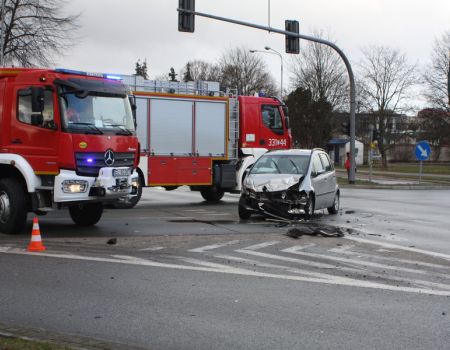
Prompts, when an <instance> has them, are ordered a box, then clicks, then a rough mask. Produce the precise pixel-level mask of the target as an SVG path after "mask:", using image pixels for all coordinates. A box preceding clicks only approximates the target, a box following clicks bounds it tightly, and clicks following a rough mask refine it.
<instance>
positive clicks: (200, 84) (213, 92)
mask: <svg viewBox="0 0 450 350" xmlns="http://www.w3.org/2000/svg"><path fill="white" fill-rule="evenodd" d="M119 76H120V77H121V78H122V81H123V83H124V84H126V85H128V86H129V87H130V89H131V90H133V91H146V92H159V93H173V94H187V95H200V96H224V93H223V92H221V91H220V86H219V83H218V82H213V81H203V80H196V81H189V82H182V81H160V80H145V79H144V78H143V77H140V76H137V75H119Z"/></svg>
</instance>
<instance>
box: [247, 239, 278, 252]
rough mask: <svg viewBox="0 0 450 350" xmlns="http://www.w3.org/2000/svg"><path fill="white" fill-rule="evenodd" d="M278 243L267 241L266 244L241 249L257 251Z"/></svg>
mask: <svg viewBox="0 0 450 350" xmlns="http://www.w3.org/2000/svg"><path fill="white" fill-rule="evenodd" d="M278 243H280V242H279V241H268V242H262V243H259V244H255V245H251V246H249V247H245V248H243V249H244V250H259V249H262V248H266V247H270V246H271V245H275V244H278Z"/></svg>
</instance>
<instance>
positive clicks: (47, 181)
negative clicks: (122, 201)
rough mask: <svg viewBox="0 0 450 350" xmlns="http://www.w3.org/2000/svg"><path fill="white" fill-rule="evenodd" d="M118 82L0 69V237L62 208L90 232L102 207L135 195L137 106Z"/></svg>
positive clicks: (98, 77)
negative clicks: (33, 215)
mask: <svg viewBox="0 0 450 350" xmlns="http://www.w3.org/2000/svg"><path fill="white" fill-rule="evenodd" d="M115 78H116V77H113V76H107V75H103V74H90V73H86V72H77V71H70V70H63V69H56V70H47V69H34V68H29V69H25V68H21V69H17V68H2V69H0V128H1V129H0V232H3V233H18V232H20V231H21V230H22V229H23V227H24V225H25V222H26V217H27V213H28V212H35V213H37V214H38V215H43V214H45V213H46V212H47V211H49V210H51V209H58V208H61V207H63V206H67V207H68V208H69V213H70V216H71V218H72V220H73V221H74V222H75V223H76V224H78V225H94V224H96V223H97V222H98V221H99V220H100V217H101V215H102V212H103V204H104V203H106V202H109V201H111V202H116V201H117V200H118V198H126V197H128V196H133V195H135V194H136V192H137V185H138V183H139V182H138V180H139V178H138V175H137V172H136V171H135V169H136V167H137V165H138V162H139V145H138V139H137V137H136V132H135V119H134V116H133V106H135V104H134V99H133V98H132V97H131V98H130V97H129V93H128V92H129V89H128V87H127V86H125V85H124V84H123V83H122V82H121V81H116V80H115ZM130 102H131V103H130Z"/></svg>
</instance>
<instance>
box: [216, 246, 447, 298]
mask: <svg viewBox="0 0 450 350" xmlns="http://www.w3.org/2000/svg"><path fill="white" fill-rule="evenodd" d="M214 257H216V258H219V259H225V260H230V261H237V262H240V263H246V264H249V265H253V266H258V267H267V268H278V269H282V270H284V271H286V272H292V273H297V274H300V275H306V276H310V277H314V278H322V279H324V280H333V278H336V277H338V276H336V275H329V274H325V273H319V272H308V271H305V270H299V269H296V268H292V267H290V266H284V265H277V264H268V263H265V262H261V261H258V260H253V259H245V258H240V257H235V256H231V255H221V254H219V255H214ZM362 273H363V274H364V275H366V276H371V277H382V278H383V279H385V280H388V281H393V282H397V283H399V282H402V283H410V284H413V285H421V286H424V287H429V288H438V289H439V288H440V289H443V290H449V291H450V285H448V284H442V283H434V282H429V281H424V280H418V279H409V278H395V277H388V276H380V275H379V274H376V273H370V272H362ZM340 278H341V279H342V280H348V281H356V280H358V279H357V278H350V277H340Z"/></svg>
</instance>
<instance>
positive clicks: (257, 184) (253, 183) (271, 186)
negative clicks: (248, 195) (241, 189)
mask: <svg viewBox="0 0 450 350" xmlns="http://www.w3.org/2000/svg"><path fill="white" fill-rule="evenodd" d="M302 176H303V174H295V175H289V174H250V175H249V176H247V177H246V178H245V181H244V185H245V187H247V188H248V189H250V190H253V191H255V192H263V191H264V187H265V191H267V192H276V191H283V190H286V189H288V188H289V187H291V186H293V185H295V184H296V183H298V182H299V181H300V178H301V177H302Z"/></svg>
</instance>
